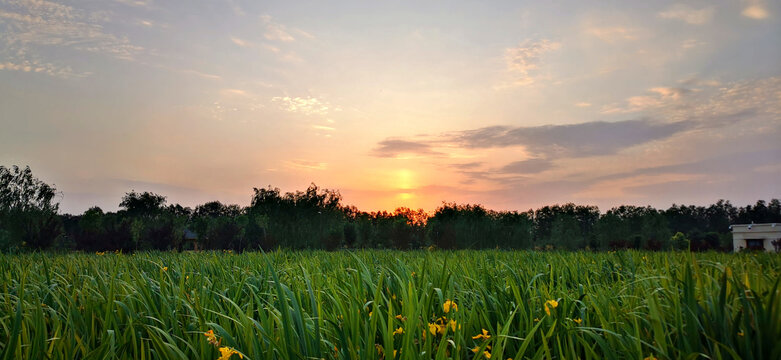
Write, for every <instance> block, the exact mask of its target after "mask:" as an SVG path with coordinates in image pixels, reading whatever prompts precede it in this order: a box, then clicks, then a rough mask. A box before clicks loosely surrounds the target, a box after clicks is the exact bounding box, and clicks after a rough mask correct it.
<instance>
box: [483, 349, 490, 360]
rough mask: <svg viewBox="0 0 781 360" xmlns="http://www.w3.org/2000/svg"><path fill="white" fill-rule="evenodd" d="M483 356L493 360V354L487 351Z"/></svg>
mask: <svg viewBox="0 0 781 360" xmlns="http://www.w3.org/2000/svg"><path fill="white" fill-rule="evenodd" d="M483 356H485V358H486V359H490V358H491V353H489V352H488V351H487V350H486V351H483Z"/></svg>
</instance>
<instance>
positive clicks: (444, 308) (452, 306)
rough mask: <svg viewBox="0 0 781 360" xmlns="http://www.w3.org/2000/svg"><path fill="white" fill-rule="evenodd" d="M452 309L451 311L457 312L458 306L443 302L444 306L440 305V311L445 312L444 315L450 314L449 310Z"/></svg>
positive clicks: (453, 303)
mask: <svg viewBox="0 0 781 360" xmlns="http://www.w3.org/2000/svg"><path fill="white" fill-rule="evenodd" d="M451 308H452V309H453V311H458V305H457V304H456V303H455V302H454V301H450V300H448V301H445V303H444V304H442V310H444V311H445V314H447V313H449V312H450V309H451Z"/></svg>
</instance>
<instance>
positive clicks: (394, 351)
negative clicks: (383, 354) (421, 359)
mask: <svg viewBox="0 0 781 360" xmlns="http://www.w3.org/2000/svg"><path fill="white" fill-rule="evenodd" d="M396 352H397V350H396V349H393V358H394V359H395V358H396Z"/></svg>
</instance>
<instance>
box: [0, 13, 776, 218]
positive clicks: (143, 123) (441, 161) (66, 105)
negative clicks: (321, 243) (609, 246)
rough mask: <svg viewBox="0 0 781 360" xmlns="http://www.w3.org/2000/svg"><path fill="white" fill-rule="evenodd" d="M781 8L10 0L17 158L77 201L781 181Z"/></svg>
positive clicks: (556, 194)
mask: <svg viewBox="0 0 781 360" xmlns="http://www.w3.org/2000/svg"><path fill="white" fill-rule="evenodd" d="M779 15H781V5H780V4H779V3H778V2H777V1H754V0H752V1H741V0H734V1H692V2H675V1H653V2H598V1H561V2H555V3H553V2H522V1H508V2H491V3H484V2H439V1H431V2H392V3H379V2H358V1H355V2H344V1H339V2H322V1H311V2H263V3H260V2H255V1H224V2H223V1H206V2H203V1H165V2H162V1H133V0H117V1H107V0H106V1H65V2H48V1H29V0H15V1H8V0H0V128H2V129H3V131H2V132H0V164H4V165H11V164H20V165H30V166H31V167H32V168H33V171H34V172H35V173H36V174H38V175H39V176H40V177H41V178H42V179H44V180H46V181H48V182H52V183H55V184H56V185H57V186H58V188H59V189H60V190H61V191H62V198H61V202H62V209H63V210H64V211H68V212H81V211H83V210H85V209H86V208H88V207H89V206H92V205H99V206H101V207H103V208H104V209H108V210H112V209H116V207H117V204H118V203H119V199H120V197H121V196H122V194H123V193H124V192H126V191H129V190H130V189H135V190H137V191H145V190H149V191H156V192H160V193H162V194H164V195H168V196H169V201H170V202H179V203H182V204H185V205H190V206H192V205H195V204H198V203H202V202H204V201H208V200H215V199H216V200H221V201H223V202H230V203H239V204H247V203H248V201H249V198H250V195H251V190H252V187H260V186H266V185H269V184H271V185H274V186H278V187H280V188H282V190H284V191H290V190H295V189H301V188H304V187H306V186H307V185H308V184H309V183H310V182H315V183H317V184H318V185H321V186H324V187H328V188H336V189H340V190H341V192H342V194H343V195H344V198H345V201H346V202H347V203H350V204H355V205H357V206H358V207H359V208H362V209H366V210H376V209H393V208H395V207H396V206H409V207H415V208H417V207H422V208H424V209H426V210H433V209H434V208H435V207H436V206H437V205H438V204H439V203H440V202H441V201H457V202H471V203H481V204H484V205H486V206H488V207H491V208H495V209H518V210H526V209H528V208H530V207H537V206H541V205H545V204H553V203H561V202H569V201H572V202H577V203H584V204H595V205H598V206H600V208H602V209H603V210H606V209H609V208H610V207H612V206H615V205H619V204H637V205H646V204H651V205H654V206H658V207H666V206H669V205H670V204H672V203H673V202H676V203H694V204H706V203H711V202H714V201H716V200H718V199H720V198H725V199H729V200H732V201H733V202H734V203H736V204H746V203H750V202H754V201H755V200H757V199H768V198H771V197H779V196H781V190H780V189H779V187H778V183H779V182H778V181H777V179H778V177H779V175H781V161H779V160H781V143H779V141H778V139H779V138H781V125H780V124H781V106H779V104H780V103H781V42H779V41H778V34H781V22H779Z"/></svg>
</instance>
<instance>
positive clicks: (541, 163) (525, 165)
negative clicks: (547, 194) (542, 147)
mask: <svg viewBox="0 0 781 360" xmlns="http://www.w3.org/2000/svg"><path fill="white" fill-rule="evenodd" d="M552 167H553V162H552V161H550V160H547V159H528V160H520V161H513V162H511V163H509V164H507V165H505V166H503V167H502V168H501V169H499V171H498V172H500V173H504V174H536V173H540V172H543V171H545V170H548V169H550V168H552Z"/></svg>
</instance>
